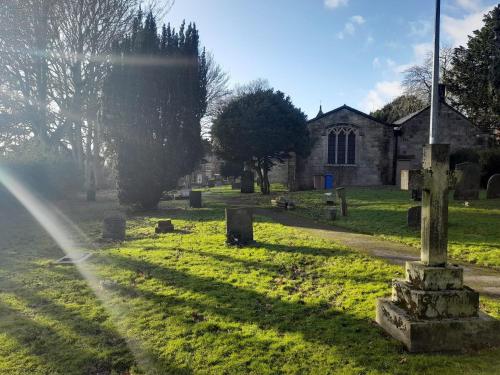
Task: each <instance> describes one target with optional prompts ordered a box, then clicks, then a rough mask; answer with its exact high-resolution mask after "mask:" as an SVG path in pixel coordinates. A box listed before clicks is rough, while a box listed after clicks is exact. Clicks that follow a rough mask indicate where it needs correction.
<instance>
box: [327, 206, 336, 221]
mask: <svg viewBox="0 0 500 375" xmlns="http://www.w3.org/2000/svg"><path fill="white" fill-rule="evenodd" d="M325 218H326V220H329V221H335V219H336V218H337V209H336V208H335V207H332V206H328V207H325Z"/></svg>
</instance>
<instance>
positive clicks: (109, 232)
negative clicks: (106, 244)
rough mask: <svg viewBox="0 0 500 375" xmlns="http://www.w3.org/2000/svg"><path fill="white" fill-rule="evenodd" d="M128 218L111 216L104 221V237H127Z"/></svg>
mask: <svg viewBox="0 0 500 375" xmlns="http://www.w3.org/2000/svg"><path fill="white" fill-rule="evenodd" d="M126 223H127V222H126V220H125V218H124V217H123V216H118V215H117V216H109V217H107V218H105V219H104V221H103V222H102V238H104V239H105V240H112V241H123V240H124V239H125V228H126Z"/></svg>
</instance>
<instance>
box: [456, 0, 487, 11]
mask: <svg viewBox="0 0 500 375" xmlns="http://www.w3.org/2000/svg"><path fill="white" fill-rule="evenodd" d="M456 3H457V5H458V6H459V7H460V8H463V9H465V10H469V11H478V10H480V9H481V0H456Z"/></svg>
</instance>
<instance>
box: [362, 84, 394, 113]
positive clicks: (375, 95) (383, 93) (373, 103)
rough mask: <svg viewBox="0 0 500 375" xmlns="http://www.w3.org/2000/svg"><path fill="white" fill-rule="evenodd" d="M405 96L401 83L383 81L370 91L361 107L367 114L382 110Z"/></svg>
mask: <svg viewBox="0 0 500 375" xmlns="http://www.w3.org/2000/svg"><path fill="white" fill-rule="evenodd" d="M402 94H403V87H402V86H401V82H399V81H382V82H378V83H377V84H376V85H375V88H374V89H372V90H370V91H369V92H368V94H367V95H366V96H365V97H364V98H363V100H362V101H361V103H360V107H361V109H362V110H363V111H365V112H368V113H369V112H373V111H375V110H377V109H380V108H382V107H383V106H384V105H385V104H387V103H389V102H390V101H391V100H393V99H395V98H397V97H398V96H400V95H402Z"/></svg>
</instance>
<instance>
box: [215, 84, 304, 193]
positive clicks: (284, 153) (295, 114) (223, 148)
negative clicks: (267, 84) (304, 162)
mask: <svg viewBox="0 0 500 375" xmlns="http://www.w3.org/2000/svg"><path fill="white" fill-rule="evenodd" d="M212 136H213V137H214V148H215V151H216V153H217V154H218V155H219V156H220V157H222V159H224V160H227V161H233V162H245V163H246V164H247V165H250V166H251V167H252V168H253V169H254V170H255V171H256V172H257V174H258V176H259V181H260V188H261V192H262V193H263V194H269V193H270V184H269V176H268V174H269V171H270V170H271V168H272V167H273V166H274V165H276V164H277V163H282V162H284V161H285V159H287V158H289V157H290V154H291V153H296V154H297V155H302V156H304V155H307V153H308V152H309V150H310V140H309V132H308V129H307V126H306V116H305V115H304V113H303V112H302V111H301V110H300V109H298V108H296V107H295V106H294V105H293V103H292V101H291V100H290V98H289V97H287V96H285V94H283V93H282V92H280V91H274V90H272V89H262V88H260V89H259V88H258V89H255V90H251V91H250V92H247V93H243V94H240V95H239V96H237V97H235V98H234V99H233V100H231V101H230V102H229V103H228V104H227V106H226V107H225V108H224V109H223V111H222V112H221V114H220V115H219V116H218V117H217V118H216V120H215V121H214V124H213V127H212Z"/></svg>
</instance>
